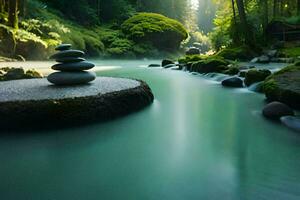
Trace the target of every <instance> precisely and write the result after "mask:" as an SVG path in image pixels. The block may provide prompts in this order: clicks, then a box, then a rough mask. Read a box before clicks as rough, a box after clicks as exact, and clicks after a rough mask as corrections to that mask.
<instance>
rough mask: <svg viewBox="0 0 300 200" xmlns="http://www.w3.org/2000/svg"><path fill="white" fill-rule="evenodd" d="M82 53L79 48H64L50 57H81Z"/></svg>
mask: <svg viewBox="0 0 300 200" xmlns="http://www.w3.org/2000/svg"><path fill="white" fill-rule="evenodd" d="M83 55H84V52H83V51H79V50H65V51H60V52H58V53H56V54H54V55H52V56H51V57H50V59H60V58H66V57H82V56H83Z"/></svg>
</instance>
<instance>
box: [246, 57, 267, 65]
mask: <svg viewBox="0 0 300 200" xmlns="http://www.w3.org/2000/svg"><path fill="white" fill-rule="evenodd" d="M250 62H251V63H262V64H266V63H269V62H270V58H269V57H268V56H266V55H262V56H260V57H256V58H253V59H252V60H251V61H250Z"/></svg>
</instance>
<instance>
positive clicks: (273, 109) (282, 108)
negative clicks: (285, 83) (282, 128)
mask: <svg viewBox="0 0 300 200" xmlns="http://www.w3.org/2000/svg"><path fill="white" fill-rule="evenodd" d="M262 113H263V115H264V116H265V117H266V118H268V119H273V120H279V119H280V118H281V117H283V116H293V115H294V111H293V110H292V109H291V108H290V107H289V106H287V105H285V104H283V103H280V102H277V101H274V102H272V103H269V104H268V105H266V106H265V107H264V108H263V111H262Z"/></svg>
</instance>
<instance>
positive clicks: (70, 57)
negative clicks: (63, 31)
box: [47, 44, 96, 85]
mask: <svg viewBox="0 0 300 200" xmlns="http://www.w3.org/2000/svg"><path fill="white" fill-rule="evenodd" d="M55 50H57V51H59V52H58V53H56V54H54V55H52V56H51V57H50V59H55V60H56V62H58V63H59V64H56V65H53V66H52V69H53V70H57V71H58V72H54V73H52V74H50V75H49V76H48V77H47V79H48V81H49V82H50V83H53V84H54V85H79V84H86V83H89V82H91V81H93V80H95V79H96V74H95V73H94V72H90V71H86V70H89V69H92V68H93V67H94V66H95V65H94V64H93V63H90V62H87V61H86V60H85V59H84V58H82V56H84V52H83V51H79V50H73V49H71V44H61V45H59V46H57V47H56V48H55Z"/></svg>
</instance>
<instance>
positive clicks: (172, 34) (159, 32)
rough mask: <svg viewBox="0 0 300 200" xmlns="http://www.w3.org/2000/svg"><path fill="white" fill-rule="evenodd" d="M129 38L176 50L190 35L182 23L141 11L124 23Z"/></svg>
mask: <svg viewBox="0 0 300 200" xmlns="http://www.w3.org/2000/svg"><path fill="white" fill-rule="evenodd" d="M122 30H123V32H124V33H125V34H126V35H127V36H128V38H130V39H132V40H134V41H137V42H141V41H147V42H149V43H151V44H152V45H154V46H155V47H157V48H158V49H165V50H176V49H178V48H179V46H180V43H181V42H182V41H183V40H185V39H186V38H187V36H188V34H187V31H186V30H185V28H184V27H183V25H182V24H181V23H179V22H178V21H176V20H173V19H170V18H167V17H165V16H163V15H160V14H155V13H139V14H137V15H134V16H133V17H131V18H129V19H128V20H126V21H125V22H124V23H123V24H122Z"/></svg>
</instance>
